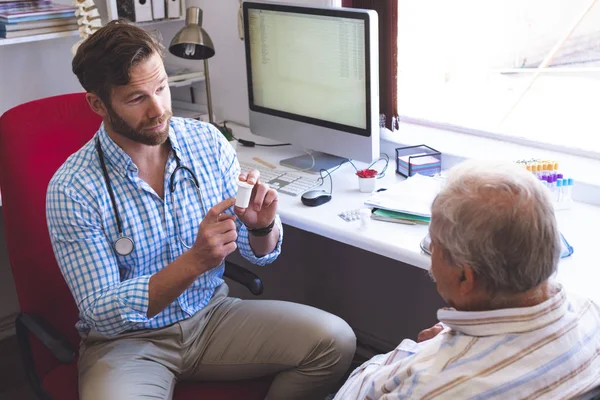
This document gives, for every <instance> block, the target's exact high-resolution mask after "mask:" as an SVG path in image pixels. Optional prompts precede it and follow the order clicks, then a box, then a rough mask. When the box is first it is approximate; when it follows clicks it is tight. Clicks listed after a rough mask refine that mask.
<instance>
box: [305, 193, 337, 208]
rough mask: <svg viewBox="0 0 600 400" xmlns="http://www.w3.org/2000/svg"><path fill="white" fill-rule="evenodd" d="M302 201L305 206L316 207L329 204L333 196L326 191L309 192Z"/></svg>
mask: <svg viewBox="0 0 600 400" xmlns="http://www.w3.org/2000/svg"><path fill="white" fill-rule="evenodd" d="M300 199H301V200H302V204H304V205H305V206H309V207H316V206H320V205H321V204H325V203H327V202H329V200H331V195H330V194H329V193H327V192H326V191H324V190H309V191H308V192H305V193H303V194H302V197H300Z"/></svg>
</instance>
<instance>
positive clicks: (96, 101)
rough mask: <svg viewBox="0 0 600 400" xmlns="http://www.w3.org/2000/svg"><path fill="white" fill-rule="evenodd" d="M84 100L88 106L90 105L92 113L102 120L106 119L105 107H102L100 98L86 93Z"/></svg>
mask: <svg viewBox="0 0 600 400" xmlns="http://www.w3.org/2000/svg"><path fill="white" fill-rule="evenodd" d="M85 99H86V100H87V102H88V104H89V105H90V107H91V109H92V111H94V112H95V113H96V114H98V115H99V116H101V117H102V118H103V119H104V118H106V117H108V111H107V110H106V106H105V105H104V102H103V101H102V100H100V97H98V96H97V95H95V94H94V93H89V92H88V93H86V94H85Z"/></svg>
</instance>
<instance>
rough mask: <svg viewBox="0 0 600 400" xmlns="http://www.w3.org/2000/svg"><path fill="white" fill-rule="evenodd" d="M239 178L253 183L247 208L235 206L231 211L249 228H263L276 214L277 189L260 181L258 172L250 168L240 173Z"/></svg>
mask: <svg viewBox="0 0 600 400" xmlns="http://www.w3.org/2000/svg"><path fill="white" fill-rule="evenodd" d="M239 180H240V181H242V182H246V183H248V184H250V185H254V188H252V195H251V197H250V204H249V205H248V208H240V207H237V206H236V207H235V208H234V209H233V211H234V212H235V213H236V214H237V216H238V218H239V219H240V221H242V223H243V224H244V225H246V227H248V228H249V229H260V228H265V227H267V226H269V224H271V222H273V220H274V219H275V215H276V214H277V191H276V190H275V189H270V188H269V185H267V184H265V183H260V173H259V172H258V171H257V170H252V171H250V172H249V173H248V174H246V173H244V172H243V173H241V174H240V177H239Z"/></svg>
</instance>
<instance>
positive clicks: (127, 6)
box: [117, 0, 152, 22]
mask: <svg viewBox="0 0 600 400" xmlns="http://www.w3.org/2000/svg"><path fill="white" fill-rule="evenodd" d="M117 14H118V15H119V18H125V19H128V20H129V21H131V22H143V21H152V3H151V0H117Z"/></svg>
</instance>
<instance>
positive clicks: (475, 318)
mask: <svg viewBox="0 0 600 400" xmlns="http://www.w3.org/2000/svg"><path fill="white" fill-rule="evenodd" d="M567 309H568V303H567V299H566V295H565V293H564V289H563V288H562V287H561V288H560V289H559V291H558V293H557V294H555V295H554V296H552V297H551V298H550V299H548V300H546V301H545V302H543V303H540V304H538V305H535V306H533V307H521V308H506V309H501V310H491V311H457V310H455V309H453V308H444V309H441V310H438V313H437V315H438V319H439V320H440V322H442V323H444V324H446V325H448V326H449V327H450V328H452V329H453V330H455V331H457V332H461V333H464V334H466V335H469V336H492V335H507V334H514V333H524V332H529V331H533V330H536V329H540V328H543V327H545V326H547V325H549V324H551V323H553V322H555V321H557V320H558V319H560V318H562V317H563V315H565V313H566V312H567Z"/></svg>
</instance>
